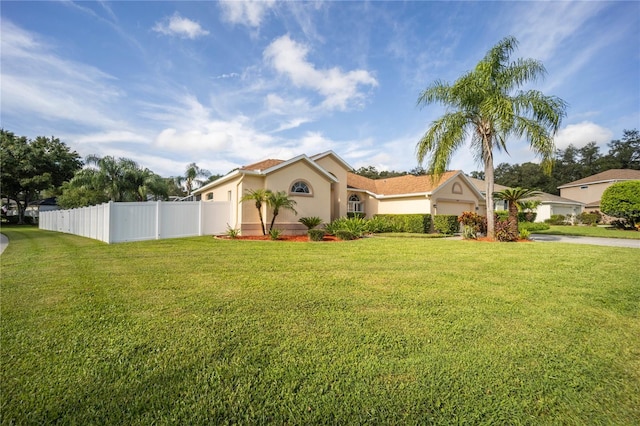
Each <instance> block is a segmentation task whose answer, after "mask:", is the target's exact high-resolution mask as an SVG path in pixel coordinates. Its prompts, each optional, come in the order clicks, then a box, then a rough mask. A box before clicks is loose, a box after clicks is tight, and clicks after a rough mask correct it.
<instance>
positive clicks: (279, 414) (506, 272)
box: [0, 227, 640, 425]
mask: <svg viewBox="0 0 640 426" xmlns="http://www.w3.org/2000/svg"><path fill="white" fill-rule="evenodd" d="M2 232H3V233H6V234H7V235H8V236H9V238H10V241H11V242H10V245H9V247H8V249H7V250H6V251H5V252H4V254H2V256H1V257H0V266H1V273H2V279H1V282H0V286H1V287H0V289H1V296H2V297H1V299H0V303H1V314H2V315H1V316H0V325H1V330H0V331H1V335H0V354H1V362H2V365H1V373H0V374H1V376H0V391H1V392H0V395H1V410H0V412H1V416H2V423H3V424H45V423H60V424H129V425H135V424H145V425H146V424H229V423H236V424H237V423H240V424H264V423H276V424H325V423H331V424H354V423H355V424H362V423H372V424H376V423H385V424H388V423H391V424H443V425H450V424H461V423H462V424H531V425H541V424H575V425H578V424H620V425H627V424H629V425H631V424H639V423H640V339H639V338H638V336H640V278H639V276H638V272H637V265H638V264H639V263H640V251H639V250H636V249H624V248H613V247H596V246H576V245H571V246H569V245H565V244H559V243H558V244H555V243H554V244H541V243H483V242H473V241H460V240H458V241H456V240H450V239H421V238H393V237H389V238H366V239H362V240H358V241H351V242H330V243H295V242H273V241H233V240H216V239H213V238H211V237H199V238H186V239H175V240H162V241H149V242H139V243H123V244H114V245H106V244H103V243H100V242H97V241H94V240H90V239H86V238H81V237H76V236H72V235H65V234H57V233H53V232H47V231H40V230H38V229H34V228H15V227H14V228H12V227H3V229H2ZM569 247H570V249H569Z"/></svg>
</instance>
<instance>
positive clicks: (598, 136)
mask: <svg viewBox="0 0 640 426" xmlns="http://www.w3.org/2000/svg"><path fill="white" fill-rule="evenodd" d="M612 138H613V132H612V131H611V130H609V129H607V128H604V127H602V126H598V125H597V124H595V123H592V122H590V121H583V122H581V123H578V124H569V125H568V126H566V127H564V128H562V129H560V130H559V131H558V134H557V135H556V137H555V142H556V148H558V149H565V148H566V147H568V146H569V144H571V145H573V146H575V147H576V148H581V147H583V146H585V145H586V144H588V143H589V142H595V143H596V144H598V145H605V144H606V143H608V142H610V141H611V139H612Z"/></svg>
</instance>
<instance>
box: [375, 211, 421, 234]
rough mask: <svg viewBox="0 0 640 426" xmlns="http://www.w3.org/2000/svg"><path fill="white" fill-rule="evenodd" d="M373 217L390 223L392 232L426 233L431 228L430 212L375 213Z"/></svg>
mask: <svg viewBox="0 0 640 426" xmlns="http://www.w3.org/2000/svg"><path fill="white" fill-rule="evenodd" d="M375 217H376V218H382V219H384V220H386V221H388V222H389V223H391V225H392V227H393V230H394V232H411V233H415V234H428V233H429V232H430V230H431V215H430V214H377V215H376V216H375Z"/></svg>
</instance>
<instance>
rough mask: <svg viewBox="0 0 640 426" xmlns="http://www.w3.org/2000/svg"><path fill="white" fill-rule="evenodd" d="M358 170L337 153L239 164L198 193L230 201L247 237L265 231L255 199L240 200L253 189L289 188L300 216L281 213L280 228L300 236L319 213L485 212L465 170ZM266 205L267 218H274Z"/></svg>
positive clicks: (209, 198) (235, 224) (322, 215)
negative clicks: (376, 174) (366, 173)
mask: <svg viewBox="0 0 640 426" xmlns="http://www.w3.org/2000/svg"><path fill="white" fill-rule="evenodd" d="M352 170H353V168H352V167H351V166H350V165H349V164H347V163H346V162H345V161H344V160H343V159H342V158H340V156H338V155H337V154H336V153H335V152H333V151H327V152H323V153H321V154H317V155H313V156H310V157H309V156H307V155H304V154H303V155H299V156H297V157H294V158H291V159H289V160H273V159H270V160H264V161H260V162H258V163H254V164H250V165H247V166H243V167H240V168H239V169H237V170H235V171H233V172H231V173H229V174H227V175H226V176H223V177H221V178H219V179H217V180H215V181H213V182H211V183H209V184H207V185H204V186H203V187H201V188H198V189H197V190H195V191H194V192H193V195H194V196H195V197H196V198H199V199H201V200H203V201H230V202H231V206H232V207H231V208H232V213H231V222H232V223H229V226H230V227H231V228H234V229H239V230H240V232H241V233H242V234H243V235H257V234H260V233H261V230H260V220H259V217H258V212H257V209H256V207H255V203H253V202H251V201H246V202H241V199H242V197H243V196H244V195H245V194H246V193H247V192H248V191H251V190H256V189H269V190H271V191H274V192H275V191H285V192H286V193H287V194H288V195H289V197H290V198H291V199H293V200H295V202H296V205H295V209H296V211H297V214H294V213H293V212H291V211H288V210H284V211H280V214H279V215H278V218H277V221H276V227H277V228H278V229H280V230H282V231H283V232H284V233H287V234H301V233H305V232H306V228H305V227H304V226H303V225H302V224H300V223H299V222H298V219H299V218H301V217H306V216H318V217H320V218H321V219H322V220H323V221H324V222H325V223H328V222H331V221H332V220H335V219H337V218H339V217H343V216H346V215H347V213H361V214H363V215H364V216H365V217H373V216H374V215H376V214H399V213H421V214H427V213H428V214H431V215H436V214H455V215H460V214H461V213H462V212H464V211H475V212H478V214H481V215H484V214H485V213H486V208H485V202H484V197H483V195H482V193H481V192H480V191H479V190H478V189H477V188H476V186H475V185H474V184H473V183H472V182H471V180H470V178H468V177H467V176H466V175H465V174H464V173H463V172H462V171H449V172H446V173H444V174H443V175H442V176H441V178H440V179H439V180H438V181H436V182H434V180H433V179H432V178H431V176H413V175H406V176H399V177H394V178H388V179H378V180H373V179H368V178H366V177H362V176H359V175H356V174H354V173H352V172H351V171H352ZM270 215H271V212H270V211H269V209H268V208H267V207H266V206H263V217H264V218H265V221H266V222H269V221H270V220H271V216H270Z"/></svg>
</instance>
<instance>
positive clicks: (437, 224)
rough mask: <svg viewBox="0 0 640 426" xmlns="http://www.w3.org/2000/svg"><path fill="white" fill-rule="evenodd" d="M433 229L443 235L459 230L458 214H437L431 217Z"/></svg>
mask: <svg viewBox="0 0 640 426" xmlns="http://www.w3.org/2000/svg"><path fill="white" fill-rule="evenodd" d="M433 229H434V230H435V231H436V232H438V233H440V234H445V235H453V234H455V233H456V232H458V231H459V230H460V224H459V223H458V216H456V215H454V214H437V215H435V216H434V217H433Z"/></svg>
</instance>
